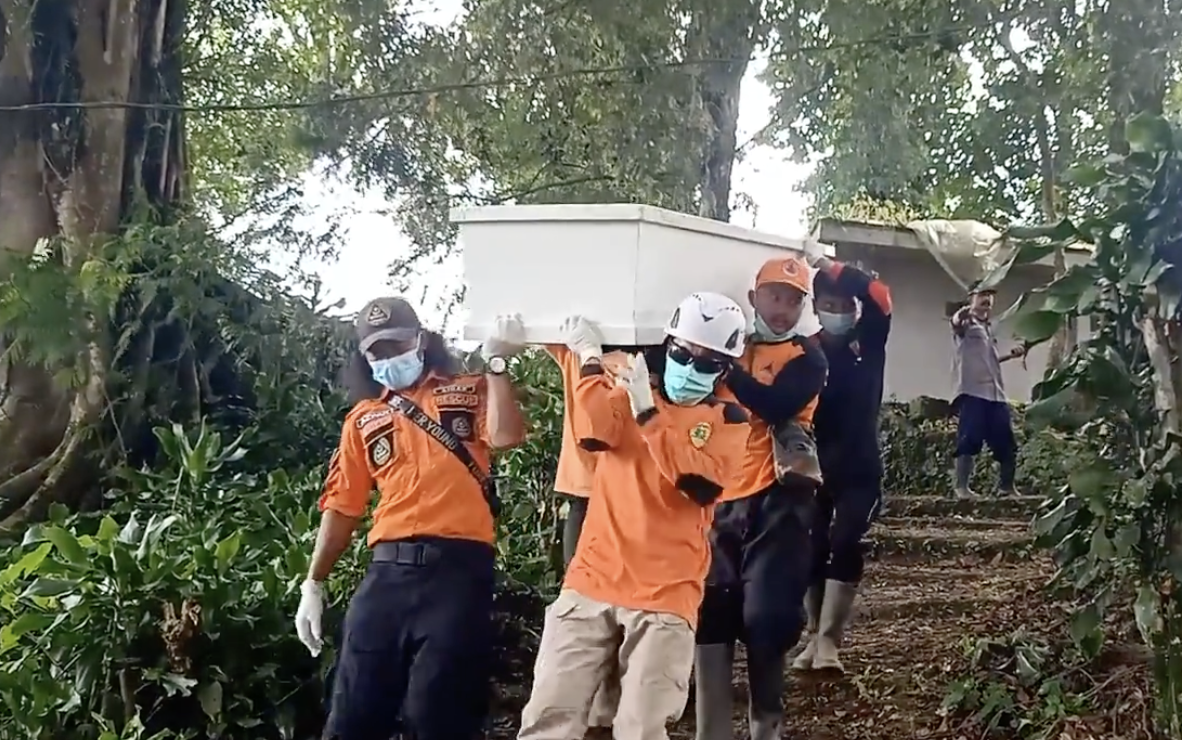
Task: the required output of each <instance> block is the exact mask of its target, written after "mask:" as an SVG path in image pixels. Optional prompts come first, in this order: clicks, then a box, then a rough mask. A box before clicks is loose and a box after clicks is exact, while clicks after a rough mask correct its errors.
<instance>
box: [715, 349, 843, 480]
mask: <svg viewBox="0 0 1182 740" xmlns="http://www.w3.org/2000/svg"><path fill="white" fill-rule="evenodd" d="M804 352H805V350H804V348H803V347H801V346H800V345H799V344H798V343H796V342H780V343H777V344H761V343H756V342H748V343H747V350H746V352H744V353H743V356H742V358H740V359H739V366H740V367H742V368H743V369H744V370H746V371H747V372H748V373H750V374H751V377H753V378H755V379H756V380H758V381H759V382H760V383H763V384H764V385H771V384H772V381H774V380H775V378H776V375H777V374H779V372H780V370H781V369H783V367H784V366H785V365H787V364H788V363H789V362H792V361H793V360H795V359H796V358H797V357H800V356H801V355H803V354H804ZM819 398H820V395H817V396H814V397H813V400H811V401H809V403H808V405H807V406H805V407H804V409H803V410H802V411H801V412H800V413H799V414H797V416H796V420H797V421H799V422H800V423H801V424H803V425H805V426H812V423H813V413H814V412H816V410H817V401H818V399H819ZM750 429H751V432H750V436H749V437H748V439H747V453H746V455H745V456H744V458H743V469H742V472H741V473H740V474H739V475H737V476H736V477H735V478H736V479H735V480H734V481H733V482H732V485H730V486H728V487H727V489H726V491H725V492H724V493H723V494H722V499H721V500H722V501H735V500H737V499H741V498H747V497H748V496H754V495H755V494H757V493H759V492H760V491H763V490H764V489H766V488H767V487H768V486H770V485H771V484H773V483H775V482H776V466H775V461H774V460H773V458H772V431H771V429H770V428H769V427H768V425H767V423H766V422H765V421H764V420H763V419H760V418H759V416H757V415H756V414H751V426H750Z"/></svg>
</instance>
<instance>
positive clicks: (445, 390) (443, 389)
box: [431, 383, 478, 396]
mask: <svg viewBox="0 0 1182 740" xmlns="http://www.w3.org/2000/svg"><path fill="white" fill-rule="evenodd" d="M477 390H478V389H477V384H476V383H449V384H448V385H441V386H438V387H436V388H432V389H431V393H433V394H435V395H436V396H447V395H451V394H453V393H461V394H473V393H476V392H477Z"/></svg>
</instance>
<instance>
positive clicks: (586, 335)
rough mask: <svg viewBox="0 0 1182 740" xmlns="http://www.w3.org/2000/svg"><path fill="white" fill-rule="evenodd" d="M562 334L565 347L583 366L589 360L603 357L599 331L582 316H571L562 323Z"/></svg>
mask: <svg viewBox="0 0 1182 740" xmlns="http://www.w3.org/2000/svg"><path fill="white" fill-rule="evenodd" d="M562 333H563V334H565V335H566V346H567V348H569V349H570V351H571V352H574V353H575V355H576V356H577V357H578V358H579V364H580V365H585V364H587V363H588V362H589V361H591V360H598V359H600V358H601V357H603V339H602V338H600V336H599V330H598V329H596V328H595V326H594V325H593V324H592V323H591V322H590V321H588V320H587V319H585V318H583V317H582V316H571V317H570V318H568V319H567V320H566V321H563V322H562Z"/></svg>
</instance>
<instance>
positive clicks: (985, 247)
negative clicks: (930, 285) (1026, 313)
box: [906, 219, 1006, 291]
mask: <svg viewBox="0 0 1182 740" xmlns="http://www.w3.org/2000/svg"><path fill="white" fill-rule="evenodd" d="M906 226H907V228H908V229H910V230H911V231H913V232H914V233H915V235H916V236H917V237H918V238H919V242H920V243H921V244H923V246H924V248H926V249H927V250H928V252H930V253H931V255H932V257H933V258H935V260H936V262H937V263H938V264H939V265H940V267H942V268H944V272H946V273H948V275H949V277H951V278H952V279H953V280H955V281H956V284H957V285H959V286H960V287H961V288H963V289H964V290H966V291H967V290H968V289H969V286H970V285H972V284H973V283H975V282H976V281H978V280H980V279H981V278H983V277H985V276H986V275H988V274H989V273H990V272H991V271H992V270H993V268H995V267H997V266H998V265H999V264H1001V262H1002V260H1003V259H1004V258H1005V252H1006V250H1005V247H1004V240H1003V239H1002V235H1001V233H1000V232H999V231H997V230H996V229H994V228H993V227H991V226H988V225H986V224H983V223H981V222H980V221H968V220H964V221H949V220H946V219H931V220H925V221H911V222H909V223H908V224H906Z"/></svg>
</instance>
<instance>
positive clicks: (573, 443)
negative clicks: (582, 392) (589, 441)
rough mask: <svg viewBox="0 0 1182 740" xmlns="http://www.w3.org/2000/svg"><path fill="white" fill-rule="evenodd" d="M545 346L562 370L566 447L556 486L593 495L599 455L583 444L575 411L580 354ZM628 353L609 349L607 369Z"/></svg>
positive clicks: (573, 493) (575, 493) (560, 346)
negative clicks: (592, 486)
mask: <svg viewBox="0 0 1182 740" xmlns="http://www.w3.org/2000/svg"><path fill="white" fill-rule="evenodd" d="M545 350H546V353H547V354H549V355H550V356H551V357H553V358H554V361H555V362H556V363H558V370H559V372H560V373H561V374H562V402H563V412H562V448H561V450H560V451H559V453H558V471H557V473H556V474H555V476H554V490H555V491H557V492H558V493H565V494H567V495H568V496H578V497H580V498H586V497H588V496H590V495H591V482H592V479H593V478H594V476H595V455H594V454H592V453H590V452H587V451H586V450H584V449H582V448H581V447H579V444H578V441H579V440H578V438H577V437H575V426H574V418H573V416H572V414H571V409H572V408H573V407H574V404H575V386H576V385H577V384H578V382H579V373H580V371H581V369H582V368H581V366H580V365H579V356H578V355H576V354H575V353H574V352H571V351H570V349H568V348H567V347H566V345H563V344H547V345H546V346H545ZM624 357H625V355H624V354H623V353H622V352H609V353H608V354H607V355H606V356H605V357H604V358H603V364H604V368H605V370H607V371H608V372H609V373H610V372H611V370H612V368H614V367H616V366H617V363H619V362H622V361H623V358H624Z"/></svg>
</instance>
